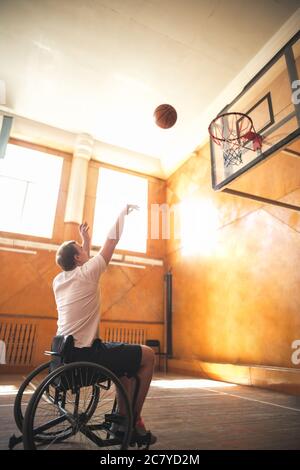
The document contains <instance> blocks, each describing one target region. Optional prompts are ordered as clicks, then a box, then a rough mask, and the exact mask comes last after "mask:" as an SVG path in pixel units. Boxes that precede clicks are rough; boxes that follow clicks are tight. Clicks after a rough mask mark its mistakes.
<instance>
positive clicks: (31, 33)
mask: <svg viewBox="0 0 300 470" xmlns="http://www.w3.org/2000/svg"><path fill="white" fill-rule="evenodd" d="M297 7H299V0H264V1H261V0H252V1H251V2H249V1H247V0H0V57H1V68H0V73H1V76H0V79H3V80H4V81H5V83H6V93H7V99H6V106H7V107H8V108H10V109H11V110H13V111H14V112H15V113H16V114H17V115H20V116H25V117H27V118H29V119H31V120H33V121H36V122H39V123H44V124H47V125H49V126H52V128H57V129H60V130H65V131H68V132H66V133H63V132H61V131H58V132H59V135H60V138H61V139H62V140H63V136H65V137H66V136H69V137H68V138H67V137H66V142H67V141H68V142H70V141H71V140H72V139H71V140H70V136H74V133H75V134H77V133H80V132H86V133H89V134H91V135H92V136H93V137H94V138H95V139H96V140H97V142H98V143H97V145H96V147H95V158H96V159H99V160H102V161H107V162H111V163H113V164H118V165H119V166H123V167H124V168H131V169H135V170H140V171H142V172H146V173H149V174H153V175H156V176H161V177H166V176H168V175H169V174H170V173H171V172H172V171H174V169H176V168H177V167H178V165H179V164H180V163H181V162H182V161H184V159H186V158H187V157H188V155H189V153H191V152H192V151H193V150H194V149H195V147H196V146H197V145H199V143H200V134H201V132H202V134H203V126H204V127H205V131H206V128H207V122H205V120H204V119H203V116H204V115H205V112H206V111H207V110H209V109H212V103H214V102H216V98H217V97H220V96H221V95H220V94H222V91H223V90H224V89H225V88H226V87H228V85H229V84H230V83H231V82H232V81H233V80H234V78H235V77H236V76H238V75H239V74H240V72H241V70H246V69H245V67H246V66H247V64H248V63H249V62H250V61H251V59H253V57H255V56H256V54H257V53H259V51H260V50H261V49H262V48H263V47H264V46H265V44H266V43H267V41H269V40H270V38H272V36H273V35H275V34H276V32H278V30H279V29H280V27H282V25H283V24H284V23H285V22H286V21H287V20H288V18H289V17H290V16H291V15H292V14H293V13H294V12H295V10H296V9H297ZM269 43H270V44H271V43H274V41H270V42H269ZM272 54H274V51H272ZM253 64H254V65H253ZM257 67H260V64H259V63H258V62H257V63H255V61H253V60H252V69H251V73H252V75H254V73H255V72H257ZM255 68H256V70H255ZM245 78H246V79H247V81H248V80H249V79H250V78H251V76H249V77H245V76H244V80H245ZM239 91H240V90H239ZM219 102H220V100H219ZM161 103H170V104H172V105H173V106H174V107H175V108H176V109H177V112H178V121H177V123H176V125H175V126H174V127H173V128H172V129H169V130H162V129H160V128H158V127H157V126H156V125H155V124H154V122H153V117H152V115H153V111H154V109H155V107H156V106H157V105H159V104H161ZM220 104H221V102H220ZM224 104H226V102H225V103H222V106H223V105H224ZM215 112H217V110H216V111H215ZM30 122H31V121H27V124H26V125H24V126H23V127H22V125H20V122H17V123H16V126H15V128H14V133H15V135H17V136H22V132H23V134H24V132H25V131H24V129H26V133H27V134H28V135H29V134H30V132H32V139H33V140H34V139H35V137H34V136H36V140H38V139H37V135H38V136H39V140H40V141H43V135H44V143H45V144H47V143H48V144H51V142H49V139H50V137H49V138H48V140H47V137H46V135H47V132H46V127H45V126H44V127H40V128H39V131H37V127H35V130H34V125H30ZM31 124H32V123H31ZM31 127H32V131H30V128H31ZM49 135H50V134H49ZM57 135H58V134H57ZM27 137H28V136H27ZM50 140H51V139H50ZM106 144H110V145H106ZM61 145H62V147H63V142H62V143H61ZM123 149H124V150H123Z"/></svg>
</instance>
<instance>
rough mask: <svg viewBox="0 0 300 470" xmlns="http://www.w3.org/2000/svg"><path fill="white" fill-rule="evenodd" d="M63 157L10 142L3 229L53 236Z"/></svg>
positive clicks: (1, 184)
mask: <svg viewBox="0 0 300 470" xmlns="http://www.w3.org/2000/svg"><path fill="white" fill-rule="evenodd" d="M62 163H63V159H62V158H61V157H57V156H54V155H49V154H45V153H43V152H38V151H36V150H31V149H27V148H24V147H19V146H16V145H11V144H10V145H8V146H7V152H6V155H5V158H4V159H3V160H1V161H0V196H1V201H5V204H1V209H0V230H2V231H6V232H15V233H23V234H28V235H36V236H42V237H48V238H51V237H52V232H53V226H54V218H55V211H56V205H57V199H58V191H59V184H60V177H61V170H62Z"/></svg>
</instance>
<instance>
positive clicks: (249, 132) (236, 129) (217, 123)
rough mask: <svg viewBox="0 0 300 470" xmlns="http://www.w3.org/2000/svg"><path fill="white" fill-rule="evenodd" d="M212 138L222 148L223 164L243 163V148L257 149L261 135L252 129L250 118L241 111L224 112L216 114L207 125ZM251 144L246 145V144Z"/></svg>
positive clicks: (259, 146)
mask: <svg viewBox="0 0 300 470" xmlns="http://www.w3.org/2000/svg"><path fill="white" fill-rule="evenodd" d="M208 132H209V134H210V136H211V138H212V140H213V141H214V142H215V143H216V144H217V145H220V146H221V147H222V148H223V156H224V165H225V166H226V167H227V166H229V165H240V164H241V163H243V160H242V155H243V148H246V149H248V150H252V151H259V150H260V149H261V146H262V136H261V135H259V134H257V133H256V132H255V129H254V125H253V122H252V119H251V118H250V117H249V116H247V114H243V113H225V114H220V116H217V117H216V118H215V119H214V120H213V121H212V122H211V123H210V125H209V128H208ZM249 143H250V145H252V146H250V147H248V146H247V145H249Z"/></svg>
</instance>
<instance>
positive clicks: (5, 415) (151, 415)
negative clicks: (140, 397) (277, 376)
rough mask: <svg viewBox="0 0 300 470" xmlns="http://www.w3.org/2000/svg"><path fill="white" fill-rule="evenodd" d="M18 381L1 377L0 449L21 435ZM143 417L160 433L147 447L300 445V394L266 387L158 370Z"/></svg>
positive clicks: (228, 447) (189, 447) (202, 447)
mask: <svg viewBox="0 0 300 470" xmlns="http://www.w3.org/2000/svg"><path fill="white" fill-rule="evenodd" d="M22 381H23V378H22V376H20V375H19V376H16V375H7V376H5V375H2V376H0V449H7V444H8V439H9V437H10V436H11V434H13V433H16V434H19V433H18V432H17V428H16V426H15V423H14V419H13V403H14V397H15V395H14V394H15V390H16V389H17V388H18V387H19V385H20V383H21V382H22ZM8 385H9V386H11V387H10V389H8V388H7V386H8ZM3 386H6V387H3ZM144 419H145V422H146V424H147V427H149V428H150V429H151V430H152V431H153V433H154V434H156V435H157V437H158V441H157V443H156V444H155V445H154V446H152V447H151V449H170V450H171V449H177V450H178V449H190V450H192V449H198V450H200V449H210V450H215V449H233V450H237V449H300V397H297V396H290V395H285V394H282V393H277V392H273V391H270V390H264V389H258V388H254V387H246V386H241V385H234V384H226V383H222V382H215V381H212V380H205V379H197V378H195V377H187V376H181V375H180V376H179V375H171V374H168V375H163V374H157V375H156V376H155V378H154V380H153V382H152V385H151V389H150V392H149V395H148V398H147V401H146V404H145V407H144ZM16 449H22V446H20V445H19V446H17V447H16Z"/></svg>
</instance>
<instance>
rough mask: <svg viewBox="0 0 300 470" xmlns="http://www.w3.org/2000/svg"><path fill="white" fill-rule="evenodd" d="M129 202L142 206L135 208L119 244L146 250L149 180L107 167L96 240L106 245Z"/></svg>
mask: <svg viewBox="0 0 300 470" xmlns="http://www.w3.org/2000/svg"><path fill="white" fill-rule="evenodd" d="M126 204H137V205H138V206H139V207H140V210H139V211H134V212H132V213H131V214H130V215H129V217H128V218H127V219H126V223H125V227H124V232H123V234H122V237H121V240H120V241H119V243H118V248H119V249H121V250H128V251H136V252H141V253H146V251H147V233H148V211H147V206H148V180H147V179H146V178H142V177H139V176H133V175H128V174H126V173H122V172H118V171H114V170H108V169H106V168H100V169H99V179H98V187H97V198H96V207H95V216H94V226H93V239H92V243H93V245H103V243H104V241H105V239H106V237H107V234H108V232H109V230H110V228H111V227H112V225H113V224H114V223H115V221H116V219H117V217H118V215H119V213H120V212H121V210H122V209H123V208H124V207H125V206H126Z"/></svg>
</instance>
